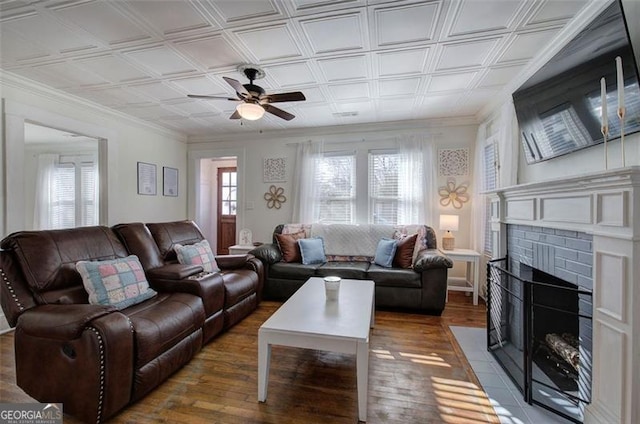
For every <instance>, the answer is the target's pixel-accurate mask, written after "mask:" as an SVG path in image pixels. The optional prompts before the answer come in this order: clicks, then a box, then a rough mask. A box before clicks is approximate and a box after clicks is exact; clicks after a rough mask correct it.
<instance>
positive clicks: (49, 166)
mask: <svg viewBox="0 0 640 424" xmlns="http://www.w3.org/2000/svg"><path fill="white" fill-rule="evenodd" d="M57 162H58V155H57V154H52V153H43V154H40V155H38V169H37V176H36V201H35V210H34V213H33V228H34V229H36V230H48V229H50V228H51V227H52V225H51V215H52V211H51V207H52V203H53V198H52V197H53V181H54V174H55V167H56V164H57Z"/></svg>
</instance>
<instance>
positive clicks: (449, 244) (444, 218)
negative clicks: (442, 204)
mask: <svg viewBox="0 0 640 424" xmlns="http://www.w3.org/2000/svg"><path fill="white" fill-rule="evenodd" d="M458 220H459V217H458V215H440V229H441V230H446V231H447V232H446V233H445V235H443V236H442V248H443V249H444V250H453V249H455V244H456V239H455V238H454V237H453V234H451V231H458Z"/></svg>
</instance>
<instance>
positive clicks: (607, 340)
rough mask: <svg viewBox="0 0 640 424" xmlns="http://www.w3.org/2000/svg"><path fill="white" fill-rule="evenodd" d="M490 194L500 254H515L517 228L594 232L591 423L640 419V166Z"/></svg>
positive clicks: (587, 415) (497, 253)
mask: <svg viewBox="0 0 640 424" xmlns="http://www.w3.org/2000/svg"><path fill="white" fill-rule="evenodd" d="M489 197H490V199H491V222H492V224H491V226H492V228H491V229H492V237H493V245H494V247H495V248H494V255H495V257H496V258H498V257H504V256H505V255H506V254H507V236H508V234H507V229H508V226H510V225H511V226H512V225H522V226H529V227H533V228H536V227H537V228H542V229H545V231H546V232H550V231H549V230H551V229H555V230H566V231H569V232H579V233H586V234H587V235H589V236H590V237H593V238H592V246H591V247H592V257H590V259H591V261H592V262H591V264H582V265H584V266H587V267H588V266H589V265H590V266H591V270H590V271H591V275H592V279H593V370H592V397H591V404H589V405H588V406H587V408H586V410H585V418H584V422H585V423H607V424H608V423H625V424H626V423H628V424H632V423H640V167H637V166H633V167H626V168H619V169H615V170H609V171H602V172H597V173H592V174H586V175H581V176H575V177H569V178H566V179H562V180H553V181H543V182H536V183H529V184H523V185H518V186H513V187H507V188H503V189H499V190H496V191H493V192H491V193H489ZM512 228H513V227H512ZM585 257H588V256H585ZM578 265H579V264H578Z"/></svg>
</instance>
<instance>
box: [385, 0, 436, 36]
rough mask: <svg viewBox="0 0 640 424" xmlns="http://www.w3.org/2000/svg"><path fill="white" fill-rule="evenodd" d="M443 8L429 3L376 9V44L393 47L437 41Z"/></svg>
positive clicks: (434, 3)
mask: <svg viewBox="0 0 640 424" xmlns="http://www.w3.org/2000/svg"><path fill="white" fill-rule="evenodd" d="M441 7H442V3H441V2H429V3H414V4H406V5H402V6H391V7H380V8H379V9H374V11H373V20H374V31H375V33H376V35H377V37H376V39H375V41H376V44H377V45H378V46H392V45H398V44H406V43H416V42H433V41H435V38H436V29H437V23H438V16H439V14H440V10H441Z"/></svg>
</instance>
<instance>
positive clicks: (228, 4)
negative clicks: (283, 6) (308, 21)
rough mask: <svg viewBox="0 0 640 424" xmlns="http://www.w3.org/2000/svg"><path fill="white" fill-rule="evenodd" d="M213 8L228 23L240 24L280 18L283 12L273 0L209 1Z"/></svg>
mask: <svg viewBox="0 0 640 424" xmlns="http://www.w3.org/2000/svg"><path fill="white" fill-rule="evenodd" d="M208 3H210V4H211V5H212V6H213V8H214V9H215V10H216V11H217V12H218V13H219V14H220V16H221V17H222V19H223V20H224V21H225V22H227V23H233V22H239V21H243V20H247V19H255V18H262V19H264V18H270V19H273V18H274V17H278V16H280V15H281V12H280V11H279V10H278V8H277V7H276V5H275V3H274V2H273V1H272V0H233V1H229V0H221V1H212V0H209V1H208Z"/></svg>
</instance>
